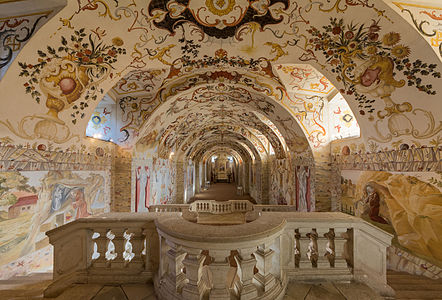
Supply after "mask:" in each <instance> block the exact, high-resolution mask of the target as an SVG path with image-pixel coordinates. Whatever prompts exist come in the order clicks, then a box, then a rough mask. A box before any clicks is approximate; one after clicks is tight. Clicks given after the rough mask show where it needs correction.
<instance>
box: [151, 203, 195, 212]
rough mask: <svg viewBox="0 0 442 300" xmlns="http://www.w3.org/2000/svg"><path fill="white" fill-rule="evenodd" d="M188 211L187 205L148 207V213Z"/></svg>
mask: <svg viewBox="0 0 442 300" xmlns="http://www.w3.org/2000/svg"><path fill="white" fill-rule="evenodd" d="M184 210H189V204H161V205H151V206H149V212H183V211H184Z"/></svg>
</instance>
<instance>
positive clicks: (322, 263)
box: [316, 228, 330, 269]
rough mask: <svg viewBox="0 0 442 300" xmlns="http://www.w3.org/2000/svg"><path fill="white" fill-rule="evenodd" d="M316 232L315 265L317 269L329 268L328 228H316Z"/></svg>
mask: <svg viewBox="0 0 442 300" xmlns="http://www.w3.org/2000/svg"><path fill="white" fill-rule="evenodd" d="M316 233H317V240H316V241H317V245H318V246H317V247H318V248H317V251H318V253H317V256H318V258H317V266H318V268H319V269H328V268H330V261H329V257H328V255H327V254H329V250H328V249H330V248H329V246H330V241H329V239H328V237H329V233H330V228H316Z"/></svg>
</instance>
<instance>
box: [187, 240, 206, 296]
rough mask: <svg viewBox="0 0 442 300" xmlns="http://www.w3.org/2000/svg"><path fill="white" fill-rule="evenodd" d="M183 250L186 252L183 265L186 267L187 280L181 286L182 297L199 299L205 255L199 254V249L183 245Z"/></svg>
mask: <svg viewBox="0 0 442 300" xmlns="http://www.w3.org/2000/svg"><path fill="white" fill-rule="evenodd" d="M184 251H185V252H187V255H186V256H185V258H184V260H183V265H184V267H185V268H186V278H187V280H188V281H187V283H186V284H185V285H184V287H183V291H182V295H183V299H186V300H199V299H201V297H202V291H201V289H200V280H201V271H202V270H201V269H202V266H203V262H204V259H205V256H203V255H201V250H200V249H195V248H187V247H184Z"/></svg>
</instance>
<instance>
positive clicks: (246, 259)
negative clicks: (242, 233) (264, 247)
mask: <svg viewBox="0 0 442 300" xmlns="http://www.w3.org/2000/svg"><path fill="white" fill-rule="evenodd" d="M255 251H256V247H253V248H246V249H239V250H238V252H239V255H238V256H235V260H236V263H237V264H238V276H239V278H240V279H241V283H242V286H241V291H240V293H239V294H240V299H241V300H243V299H244V300H248V299H253V298H256V297H258V291H257V289H256V286H255V285H254V284H253V283H252V279H253V277H254V274H253V270H254V268H255V265H256V259H255V258H254V257H253V256H252V254H253V253H254V252H255Z"/></svg>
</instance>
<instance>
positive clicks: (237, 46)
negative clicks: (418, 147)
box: [0, 0, 442, 158]
mask: <svg viewBox="0 0 442 300" xmlns="http://www.w3.org/2000/svg"><path fill="white" fill-rule="evenodd" d="M409 2H410V3H411V1H402V2H400V1H391V2H388V3H387V4H388V5H387V4H385V3H384V2H383V1H379V0H370V1H359V2H348V1H346V2H345V3H344V1H341V0H332V1H329V0H318V1H315V2H312V1H308V0H290V1H289V0H279V1H278V0H274V1H254V2H250V1H246V0H236V1H196V0H193V1H173V0H170V1H145V0H117V1H115V0H112V1H110V0H100V1H97V0H78V1H68V2H67V5H66V7H65V8H63V9H62V10H61V11H60V12H59V13H58V14H57V15H56V16H55V17H54V18H52V19H51V20H50V21H48V22H47V24H46V25H45V26H44V30H39V31H37V32H35V33H34V35H33V37H32V38H30V39H29V41H28V43H27V44H26V45H25V46H24V47H22V50H21V51H20V53H19V54H18V56H17V58H16V60H14V62H13V63H12V64H11V66H10V67H9V70H8V73H7V74H6V76H5V77H4V78H3V79H2V81H1V83H0V89H1V90H2V92H3V93H5V94H8V95H10V99H14V111H12V110H11V109H12V106H9V105H4V106H2V107H11V108H6V109H4V110H2V111H1V112H0V132H1V134H2V136H5V137H8V138H10V139H11V140H13V141H14V143H16V144H23V145H26V144H29V143H35V142H37V141H41V142H42V143H45V141H46V142H47V141H51V142H52V143H56V144H58V145H59V146H60V147H62V148H69V147H71V146H72V145H74V144H81V143H82V138H83V136H84V134H85V129H86V127H87V124H88V122H89V121H90V120H92V118H95V119H94V120H96V119H97V111H96V110H97V109H98V108H100V106H98V103H99V101H100V99H101V98H102V97H103V96H104V95H105V94H108V95H109V96H110V97H111V98H113V99H114V100H115V103H116V108H115V113H116V120H117V121H116V125H115V127H116V128H115V132H116V133H115V134H114V135H113V137H114V140H115V142H116V143H118V144H120V145H121V146H123V147H126V148H134V149H135V150H136V151H138V150H142V149H144V151H146V150H147V149H156V150H158V151H160V152H161V153H162V155H163V154H164V155H166V153H167V152H170V151H173V150H178V149H180V148H181V147H183V146H184V145H185V146H186V147H188V148H189V149H190V148H192V151H194V150H195V149H194V146H193V145H192V143H191V142H190V141H191V140H192V139H195V140H197V139H198V137H199V135H198V133H196V132H195V128H197V127H199V128H202V127H205V126H207V125H223V124H226V123H229V124H230V125H232V126H239V127H241V126H242V128H244V130H247V131H249V132H251V136H253V137H254V138H256V140H253V141H252V138H250V137H249V138H247V139H248V140H249V141H250V144H251V145H253V148H255V149H257V150H256V151H257V153H263V152H262V149H261V148H260V147H263V148H264V149H265V151H266V152H272V151H271V148H273V151H274V152H275V155H276V156H277V157H279V158H281V157H285V156H286V155H287V153H288V152H294V153H302V152H305V151H307V152H308V151H310V150H309V149H310V148H311V149H312V150H311V151H317V150H318V149H320V148H321V147H324V146H327V144H328V143H329V142H330V141H331V140H332V137H334V136H335V133H334V132H333V131H332V130H331V127H330V126H331V125H330V124H335V123H333V122H334V121H333V122H332V121H331V120H330V118H333V115H332V114H330V111H333V110H335V109H336V107H334V106H333V105H332V104H330V103H329V101H330V100H331V98H333V97H334V96H335V94H336V93H337V92H339V93H340V94H341V95H342V97H343V99H344V100H345V101H346V102H347V104H348V109H347V108H346V109H345V111H348V114H347V113H346V114H345V115H346V117H345V118H346V119H347V120H348V119H352V120H354V121H355V122H357V123H354V124H358V126H359V128H360V135H361V141H362V142H363V143H369V142H370V143H377V144H379V145H382V147H384V148H388V147H391V146H392V145H393V144H394V143H398V142H399V141H401V142H405V141H408V142H409V143H413V141H419V143H420V144H425V143H431V141H432V140H433V139H436V138H438V137H439V136H440V132H441V130H442V121H441V118H440V109H438V108H439V107H440V103H439V101H438V99H439V98H440V93H441V85H440V84H437V83H438V81H440V71H441V63H440V59H439V58H438V57H437V55H438V52H437V50H438V49H439V46H440V39H439V35H440V34H439V33H440V32H439V31H440V28H439V27H437V26H440V25H439V21H438V20H439V18H440V16H439V15H440V14H439V12H440V10H439V8H438V7H437V6H434V7H432V6H431V7H430V6H428V7H424V6H416V5H415V4H412V3H411V4H410V3H409ZM394 10H396V11H399V12H401V14H403V16H402V17H401V16H399V15H397V14H396V13H395V11H394ZM403 18H405V19H406V20H404V19H403ZM410 20H411V21H410ZM9 24H12V23H9ZM422 36H423V37H422ZM42 40H44V41H47V44H45V45H42V43H41V41H42ZM2 101H8V100H7V99H5V100H2ZM5 104H6V103H5ZM222 105H224V106H225V108H222V109H221V107H222ZM16 107H20V109H19V110H17V109H16ZM96 108H97V109H96ZM100 109H101V110H103V108H102V107H101V108H100ZM335 111H336V110H335ZM102 112H103V111H102ZM254 112H257V113H259V114H260V115H262V116H264V117H265V118H267V119H268V122H267V121H265V120H264V119H263V118H262V117H261V118H260V117H259V116H257V115H256V114H255V113H254ZM223 114H225V115H223ZM347 115H348V116H347ZM343 120H344V119H343ZM344 122H345V120H344ZM335 126H340V125H339V124H337V125H335ZM252 131H254V132H252ZM220 132H222V131H219V130H218V131H217V130H214V131H211V134H212V135H213V136H214V137H216V136H219V134H220ZM204 136H206V135H204ZM240 136H242V137H243V138H244V135H240ZM237 137H238V136H237ZM218 138H219V137H218ZM258 140H259V143H258V142H257V141H258ZM270 145H271V147H270ZM185 149H187V148H185ZM184 152H185V151H184Z"/></svg>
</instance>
